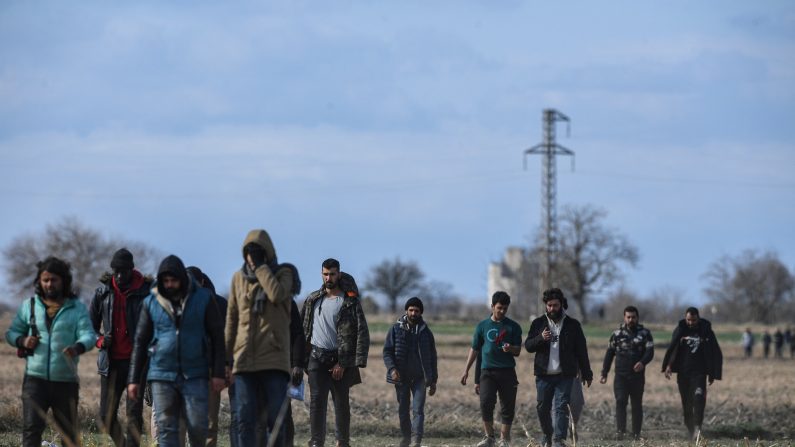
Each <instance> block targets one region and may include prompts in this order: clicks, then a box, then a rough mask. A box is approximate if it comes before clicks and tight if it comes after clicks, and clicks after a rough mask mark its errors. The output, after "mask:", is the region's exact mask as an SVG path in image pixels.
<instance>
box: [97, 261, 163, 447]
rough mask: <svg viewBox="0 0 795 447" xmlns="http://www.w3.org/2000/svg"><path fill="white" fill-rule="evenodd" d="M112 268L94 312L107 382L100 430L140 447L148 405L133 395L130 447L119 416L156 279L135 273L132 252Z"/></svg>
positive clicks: (128, 432) (103, 378) (101, 367)
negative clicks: (143, 309)
mask: <svg viewBox="0 0 795 447" xmlns="http://www.w3.org/2000/svg"><path fill="white" fill-rule="evenodd" d="M110 268H111V270H112V273H105V274H104V275H102V278H101V279H100V282H101V283H102V286H100V287H99V288H97V290H96V292H95V293H94V298H93V299H92V300H91V306H90V308H89V309H90V310H89V314H90V316H91V324H92V325H93V327H94V332H96V333H97V334H99V338H98V340H97V348H99V356H98V357H97V367H98V370H99V374H100V376H101V377H100V397H99V418H97V425H99V428H100V431H102V432H103V433H106V434H109V435H110V436H111V438H112V439H113V443H114V444H115V445H116V446H117V447H120V446H124V445H126V446H128V447H133V446H134V447H137V446H139V445H140V443H141V435H142V433H143V431H142V429H143V401H142V400H141V399H138V400H132V399H130V396H129V395H128V396H127V402H126V405H125V407H126V409H127V411H126V413H127V427H126V443H125V438H124V434H123V433H122V427H121V424H119V420H118V417H117V414H116V413H117V412H118V409H119V402H120V400H121V395H122V393H123V392H124V391H125V389H126V388H127V376H128V375H129V373H130V357H131V356H132V349H133V342H134V340H135V330H136V328H137V326H138V315H139V314H140V312H141V305H142V303H143V301H144V298H146V297H147V296H148V295H149V288H150V287H151V286H152V278H151V277H144V276H143V275H142V274H141V272H139V271H138V270H136V269H135V263H134V262H133V255H132V253H130V251H129V250H127V249H126V248H121V249H119V250H118V251H116V253H114V254H113V258H112V259H111V261H110ZM141 385H143V382H141Z"/></svg>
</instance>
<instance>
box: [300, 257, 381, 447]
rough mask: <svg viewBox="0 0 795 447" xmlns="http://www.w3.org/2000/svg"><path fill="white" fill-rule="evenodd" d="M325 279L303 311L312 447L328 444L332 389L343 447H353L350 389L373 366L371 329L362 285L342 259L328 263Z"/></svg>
mask: <svg viewBox="0 0 795 447" xmlns="http://www.w3.org/2000/svg"><path fill="white" fill-rule="evenodd" d="M321 276H322V278H323V287H321V288H320V289H318V290H316V291H314V292H312V293H311V294H309V296H308V297H307V298H306V300H304V307H303V310H302V311H301V320H302V321H303V326H304V341H305V342H306V349H307V356H306V360H305V361H306V363H307V365H306V366H307V374H308V381H309V393H310V401H309V421H310V422H309V425H310V432H311V439H310V440H309V447H323V446H324V444H325V441H326V405H327V403H328V394H329V391H330V392H331V396H332V398H333V399H334V414H335V421H336V428H337V430H336V435H337V447H350V445H351V430H350V429H351V407H350V401H349V395H350V389H351V387H352V386H353V385H356V384H358V383H361V382H362V378H361V375H360V374H359V368H364V367H366V366H367V354H368V351H369V349H370V331H369V329H368V328H367V320H366V319H365V317H364V311H363V310H362V305H361V302H360V301H359V290H358V288H357V287H356V282H355V281H354V280H353V277H351V276H350V275H348V274H347V273H344V272H341V271H340V263H339V261H337V260H336V259H332V258H329V259H326V260H325V261H323V264H322V266H321Z"/></svg>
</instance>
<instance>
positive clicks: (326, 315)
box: [311, 296, 343, 350]
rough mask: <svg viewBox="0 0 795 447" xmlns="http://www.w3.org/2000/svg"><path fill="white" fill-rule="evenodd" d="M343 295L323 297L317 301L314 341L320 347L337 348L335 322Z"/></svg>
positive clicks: (314, 310)
mask: <svg viewBox="0 0 795 447" xmlns="http://www.w3.org/2000/svg"><path fill="white" fill-rule="evenodd" d="M342 300H343V297H342V296H334V297H328V296H326V297H323V298H321V299H319V300H317V301H316V302H315V308H314V309H312V312H314V313H315V318H314V319H313V320H312V341H311V343H312V344H313V345H314V346H317V347H318V348H323V349H328V350H334V349H337V326H336V324H335V323H334V322H335V320H336V319H337V314H338V313H339V312H340V309H341V308H342Z"/></svg>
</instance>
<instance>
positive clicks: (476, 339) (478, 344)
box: [470, 323, 483, 352]
mask: <svg viewBox="0 0 795 447" xmlns="http://www.w3.org/2000/svg"><path fill="white" fill-rule="evenodd" d="M470 347H471V348H472V349H474V350H475V351H478V352H480V349H481V348H482V347H483V334H481V330H480V323H478V325H477V326H475V332H474V333H473V334H472V345H471V346H470Z"/></svg>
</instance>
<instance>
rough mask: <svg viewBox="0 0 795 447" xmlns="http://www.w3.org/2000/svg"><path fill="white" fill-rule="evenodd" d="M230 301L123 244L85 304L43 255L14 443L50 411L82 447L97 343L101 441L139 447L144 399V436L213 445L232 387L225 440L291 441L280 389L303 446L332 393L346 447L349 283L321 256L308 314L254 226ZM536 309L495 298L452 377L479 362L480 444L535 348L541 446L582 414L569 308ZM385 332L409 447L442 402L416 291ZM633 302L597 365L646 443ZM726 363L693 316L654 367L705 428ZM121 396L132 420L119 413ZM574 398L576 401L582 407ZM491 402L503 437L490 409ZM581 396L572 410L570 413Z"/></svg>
mask: <svg viewBox="0 0 795 447" xmlns="http://www.w3.org/2000/svg"><path fill="white" fill-rule="evenodd" d="M241 253H242V257H243V264H242V266H241V268H240V269H239V270H238V271H237V272H235V274H234V276H233V278H232V282H231V287H230V290H229V296H228V300H227V298H224V297H222V296H220V295H218V294H216V293H215V288H214V285H213V283H212V281H210V278H209V277H207V275H206V274H204V273H203V272H202V271H201V269H199V268H198V267H195V266H190V267H186V266H185V265H184V264H183V261H182V260H181V259H180V258H179V257H177V256H174V255H170V256H168V257H166V258H165V259H163V261H162V262H161V263H160V266H159V268H158V271H157V275H156V277H149V276H145V275H143V274H142V273H141V272H140V271H138V270H137V269H136V268H135V263H134V258H133V254H132V253H131V252H129V251H128V250H127V249H124V248H122V249H119V250H118V251H117V252H116V253H115V254H114V255H113V257H112V259H111V262H110V267H111V272H109V273H107V274H105V275H103V277H102V278H101V279H100V283H101V286H100V287H99V288H98V289H97V290H96V292H95V294H94V297H93V299H92V300H91V304H90V306H89V307H88V308H86V306H85V305H83V304H82V303H81V302H80V300H79V298H78V297H77V296H76V294H75V293H74V292H73V291H72V275H71V271H70V270H71V269H70V265H69V264H68V263H67V262H65V261H63V260H61V259H58V258H55V257H48V258H47V259H45V260H44V261H41V262H39V263H38V264H37V273H36V278H35V280H34V284H33V286H34V290H35V293H34V296H33V297H31V298H30V299H29V300H26V301H25V302H23V304H22V306H20V308H19V310H18V312H17V314H16V317H15V318H14V320H13V322H12V324H11V327H10V328H9V330H8V331H7V333H6V340H7V342H8V343H9V344H11V345H12V346H15V347H16V348H17V350H18V355H19V356H20V357H23V358H25V359H26V367H25V376H24V381H23V387H22V408H23V445H24V446H26V447H34V446H35V447H38V446H40V445H41V441H42V433H43V431H44V429H45V426H46V414H47V411H48V410H49V409H50V408H51V409H52V412H53V419H54V422H55V427H54V428H55V429H56V430H57V431H58V432H59V433H60V435H61V438H62V440H63V442H64V445H66V446H70V445H73V446H77V445H80V443H81V441H80V433H79V423H78V417H77V402H78V394H79V377H78V373H77V364H78V360H79V356H80V355H81V354H83V353H85V352H86V351H88V350H90V349H93V348H97V349H98V350H99V355H98V357H97V364H98V365H97V366H98V373H99V374H100V376H101V380H100V385H101V393H100V394H101V395H100V403H99V417H98V419H97V421H98V425H99V428H100V430H101V431H102V432H104V433H107V434H109V435H110V436H111V438H112V440H113V442H114V443H115V445H117V446H138V445H140V443H141V441H142V433H143V424H144V421H143V405H144V404H143V402H144V401H146V402H147V403H150V404H151V406H152V414H153V424H152V426H153V427H152V433H153V436H154V437H155V439H156V440H157V443H158V445H159V446H161V447H172V446H180V445H184V442H185V440H187V441H188V442H190V445H191V446H194V447H195V446H214V445H216V443H217V440H218V412H219V404H220V400H221V392H222V390H223V389H224V388H228V393H229V401H230V419H231V424H230V436H229V437H230V443H231V445H232V446H234V447H238V446H239V447H247V446H253V445H266V444H267V445H268V446H292V445H293V436H294V432H295V430H294V425H293V422H292V416H291V409H290V398H289V397H288V388H289V387H290V385H293V386H299V385H300V384H301V383H302V381H303V379H304V377H306V379H307V383H308V385H309V416H310V424H309V425H310V427H309V431H310V440H309V446H310V447H321V446H324V445H325V438H326V431H327V430H326V416H327V415H326V411H327V404H328V396H329V394H331V397H332V400H333V408H334V413H335V418H334V420H335V430H334V433H335V438H336V445H337V446H338V447H349V446H350V442H351V438H350V422H351V421H350V416H351V412H350V400H349V394H350V388H351V387H352V386H354V385H356V384H358V383H361V381H362V379H361V375H360V371H359V368H364V367H366V366H367V359H368V352H369V346H370V334H369V329H368V326H367V321H366V318H365V315H364V312H363V310H362V306H361V302H360V299H359V291H358V288H357V286H356V282H355V280H354V278H353V277H352V276H351V275H349V274H347V273H345V272H343V271H342V270H341V269H340V263H339V261H337V260H335V259H332V258H329V259H326V260H325V261H323V262H322V264H321V279H322V286H321V287H320V288H319V289H317V290H315V291H313V292H312V293H310V294H309V295H308V296H307V297H306V299H305V300H304V303H303V306H302V309H300V311H299V309H298V306H297V304H296V302H295V300H294V297H295V296H296V295H298V294H299V293H300V289H301V281H300V279H299V276H298V271H297V269H296V268H295V267H294V266H293V265H291V264H286V263H279V262H278V258H277V256H276V250H275V248H274V245H273V243H272V241H271V239H270V237H269V235H268V233H267V232H266V231H265V230H252V231H251V232H249V234H248V235H247V236H246V238H245V240H244V242H243V246H242V250H241ZM543 301H544V304H545V309H546V312H545V313H544V315H542V316H540V317H538V318H536V319H535V320H533V321H532V322H531V325H530V330H529V331H528V334H527V337H526V338H525V339H524V341H523V339H522V337H523V332H522V328H521V326H520V325H519V324H518V323H517V322H515V321H513V320H511V319H510V318H508V317H507V313H508V308H509V306H510V302H511V297H510V296H509V295H508V294H507V293H505V292H497V293H495V294H494V295H493V296H492V304H491V315H490V316H489V318H487V319H485V320H483V321H481V322H480V323H478V325H477V326H476V328H475V331H474V335H473V338H472V343H471V346H470V349H469V352H468V355H467V360H466V366H465V370H464V373H463V375H462V376H461V380H460V382H461V384H462V385H466V384H467V382H468V378H469V374H470V370H471V368H472V366H475V373H474V375H475V376H474V383H475V392H476V393H477V394H478V395H479V398H480V413H481V418H482V421H483V427H484V432H485V438H484V439H483V441H481V442H480V443H479V444H478V446H486V447H489V446H497V445H499V446H501V447H504V446H509V445H510V440H511V425H512V423H513V419H514V416H515V404H516V393H517V390H518V386H519V381H518V378H517V375H516V369H515V368H516V357H518V356H519V355H520V353H521V351H522V347H524V349H525V350H526V351H527V352H530V353H533V354H534V355H535V358H534V374H535V383H536V391H537V406H536V408H537V412H538V419H539V424H540V427H541V431H542V434H543V439H542V444H543V445H544V446H553V445H554V446H560V445H565V440H566V439H567V434H568V428H569V423H570V422H569V418H570V417H573V418H574V419H575V420H576V419H577V418H578V417H579V412H580V411H581V408H582V404H581V402H582V397H581V396H582V388H581V386H580V384H582V385H584V386H587V387H590V385H591V383H592V381H593V372H592V371H591V366H590V362H589V358H588V350H587V344H586V338H585V335H584V333H583V330H582V327H581V325H580V323H579V322H578V321H577V320H576V319H574V318H572V317H570V316H569V315H567V314H566V309H567V308H568V303H567V300H566V297H565V296H564V294H563V293H562V292H561V291H560V290H559V289H556V288H553V289H549V290H547V291H545V292H544V294H543ZM404 310H405V314H404V315H402V316H401V317H400V318H399V319H398V321H397V322H395V323H394V324H393V325H392V326H391V327H390V329H389V330H388V331H387V334H386V337H385V342H384V347H383V361H384V365H385V367H386V378H385V379H386V381H387V382H388V383H391V384H393V385H394V387H395V393H396V398H397V402H398V419H399V423H400V446H401V447H409V446H410V447H418V446H420V445H421V442H422V438H423V435H424V407H425V401H426V396H433V395H434V394H435V393H436V387H437V382H438V377H439V374H438V365H437V363H438V359H437V352H436V342H435V339H434V336H433V332H432V331H431V329H430V327H429V326H428V324H427V323H426V322H425V321H424V320H423V312H424V306H423V302H422V300H421V299H420V298H418V297H411V298H410V299H408V300H407V301H406V303H405V306H404ZM639 316H640V314H639V311H638V309H636V308H635V307H632V306H629V307H627V308H626V309H625V310H624V322H623V323H622V324H621V326H620V327H619V329H617V330H616V331H615V332H613V334H612V335H611V337H610V340H609V345H608V348H607V352H606V354H605V359H604V364H603V368H602V373H601V378H600V382H601V383H606V381H607V376H608V373H609V371H610V368H611V365H612V363H613V360H614V359H615V373H614V383H613V386H614V391H615V397H616V423H617V431H618V433H619V435H624V434H625V433H626V425H627V421H626V419H627V417H626V407H627V404H628V402H631V403H632V429H631V435H632V436H634V437H635V438H638V437H640V433H641V425H642V418H643V410H642V396H643V389H644V383H645V376H644V373H645V369H646V366H647V365H648V364H649V362H650V361H651V360H652V358H653V356H654V344H653V341H652V336H651V333H650V332H649V331H648V330H646V329H645V328H644V327H643V326H642V325H641V324H639ZM721 364H722V357H721V351H720V347H719V346H718V343H717V339H716V338H715V335H714V333H713V332H712V329H711V326H710V324H709V322H707V321H706V320H703V319H700V318H699V315H698V310H697V309H695V308H689V309H687V312H686V315H685V319H683V320H682V321H680V323H679V325H678V326H677V328H676V329H675V330H674V333H673V336H672V340H671V345H670V347H669V348H668V351H667V352H666V355H665V359H664V361H663V368H662V369H663V372H664V373H665V376H666V378H670V376H671V374H672V373H677V383H678V386H679V392H680V395H681V397H682V406H683V412H684V419H685V424H686V426H687V428H688V430H689V432H690V434H691V435H693V434H697V433H698V431H699V430H700V427H701V424H702V421H703V413H704V405H705V402H706V383H707V382H709V383H710V384H712V382H713V381H714V380H720V378H721ZM125 391H126V405H125V407H126V420H127V424H126V426H125V427H122V424H120V423H119V420H118V416H117V413H118V408H119V404H120V400H121V397H122V395H123V394H124V393H125ZM578 397H579V398H578ZM498 400H499V402H500V411H499V421H500V422H501V425H500V430H499V437H498V436H497V434H496V433H495V424H494V410H495V408H496V404H497V401H498ZM578 401H579V402H580V403H579V404H578Z"/></svg>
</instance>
